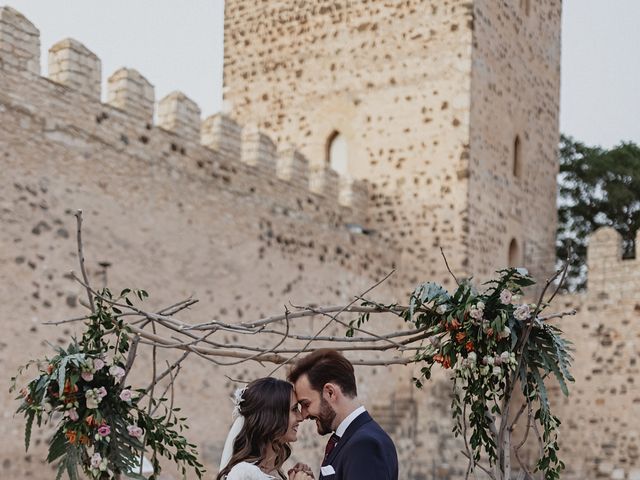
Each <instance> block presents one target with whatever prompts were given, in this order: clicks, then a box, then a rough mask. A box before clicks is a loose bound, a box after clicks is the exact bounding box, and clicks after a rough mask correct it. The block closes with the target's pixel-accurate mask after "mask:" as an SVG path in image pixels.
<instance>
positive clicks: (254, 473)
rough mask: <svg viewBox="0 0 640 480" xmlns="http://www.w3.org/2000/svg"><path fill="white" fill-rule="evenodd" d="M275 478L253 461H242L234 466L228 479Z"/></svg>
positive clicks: (260, 479) (259, 479) (271, 479)
mask: <svg viewBox="0 0 640 480" xmlns="http://www.w3.org/2000/svg"><path fill="white" fill-rule="evenodd" d="M275 478H276V477H272V476H271V475H267V474H266V473H264V472H263V471H262V470H260V468H259V467H258V466H257V465H254V464H253V463H249V462H240V463H238V464H236V465H234V466H233V468H232V469H231V471H230V472H229V473H228V474H227V477H226V480H273V479H275Z"/></svg>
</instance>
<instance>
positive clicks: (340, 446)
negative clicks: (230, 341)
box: [216, 349, 398, 480]
mask: <svg viewBox="0 0 640 480" xmlns="http://www.w3.org/2000/svg"><path fill="white" fill-rule="evenodd" d="M288 380H289V381H288V382H285V381H284V380H278V379H276V378H271V377H266V378H260V379H258V380H254V381H253V382H251V383H250V384H249V385H247V386H246V387H245V388H243V389H241V390H238V391H237V392H236V398H235V404H236V407H235V409H234V422H233V425H232V427H231V430H230V431H229V435H228V436H227V441H226V443H225V446H224V451H223V452H222V459H221V461H220V470H219V473H218V476H217V477H216V480H268V479H284V480H311V479H315V478H316V476H315V475H314V472H313V471H312V470H311V468H310V467H309V466H307V465H305V464H302V463H298V464H296V465H295V466H294V467H293V468H291V469H289V471H288V472H287V475H285V474H284V471H283V470H282V466H283V464H284V462H285V461H286V460H287V459H288V458H289V456H290V455H291V447H290V445H289V444H290V443H292V442H295V441H296V440H297V437H298V425H299V424H300V422H302V420H307V419H308V420H313V421H315V423H316V427H317V429H318V433H319V434H320V435H329V434H331V436H330V437H329V441H328V442H327V446H326V448H325V452H324V458H323V461H322V466H321V467H320V472H319V477H317V478H319V479H326V480H342V479H344V480H347V479H348V480H365V479H366V480H397V478H398V457H397V454H396V449H395V446H394V445H393V442H392V441H391V438H389V435H387V433H386V432H385V431H384V430H383V429H382V428H381V427H380V425H378V424H377V423H376V422H375V421H374V420H373V419H372V418H371V416H370V415H369V413H367V411H366V409H365V408H364V406H362V404H361V403H360V402H359V400H358V390H357V386H356V378H355V374H354V371H353V365H352V364H351V362H349V360H347V359H346V358H345V357H344V356H342V354H340V353H339V352H337V351H336V350H331V349H320V350H316V351H314V352H313V353H310V354H309V355H307V356H306V357H303V358H301V359H300V360H298V361H297V362H296V363H295V365H293V366H292V368H291V370H290V371H289V375H288Z"/></svg>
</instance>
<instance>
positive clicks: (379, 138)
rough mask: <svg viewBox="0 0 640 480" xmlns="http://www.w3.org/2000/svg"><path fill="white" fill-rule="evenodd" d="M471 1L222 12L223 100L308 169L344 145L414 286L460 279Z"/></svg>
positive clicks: (256, 5) (235, 6)
mask: <svg viewBox="0 0 640 480" xmlns="http://www.w3.org/2000/svg"><path fill="white" fill-rule="evenodd" d="M472 25H473V21H472V8H471V2H466V1H462V0H455V1H448V2H442V1H419V0H408V1H402V2H401V1H394V2H382V1H369V2H366V1H335V0H323V1H314V2H307V1H302V0H300V1H298V0H295V1H294V0H291V1H287V2H271V1H268V0H261V1H259V2H254V1H247V0H228V1H227V2H225V66H224V99H225V104H226V105H227V108H228V109H229V112H230V113H231V115H232V116H233V117H234V118H236V119H237V120H239V121H240V122H244V121H248V120H249V119H251V120H252V121H256V122H258V125H259V126H260V127H261V128H263V129H264V130H265V131H267V132H269V133H270V134H272V135H273V137H274V138H275V139H277V140H278V141H287V142H292V143H294V144H296V145H298V147H299V148H300V150H301V151H302V152H303V153H304V154H306V155H307V156H308V157H309V159H310V160H311V161H312V164H313V165H314V166H315V167H316V168H322V167H323V166H324V165H326V163H327V149H328V142H329V141H330V139H331V138H332V137H333V135H334V134H335V133H336V132H339V133H340V134H341V135H342V136H343V137H344V138H345V139H346V143H347V150H348V159H349V162H348V166H349V172H350V174H351V175H352V176H353V177H354V178H358V179H368V180H369V181H370V182H371V184H372V189H371V191H370V201H371V204H370V207H371V210H370V220H371V222H370V223H371V224H372V226H374V228H376V229H378V230H380V232H381V234H382V235H384V236H385V237H388V238H390V239H393V240H395V241H396V242H397V243H398V245H399V247H400V249H401V256H400V258H399V265H402V267H403V268H404V269H406V270H408V271H411V275H412V279H413V280H414V281H415V280H417V279H418V278H421V277H422V278H424V277H425V276H426V277H429V278H438V279H439V280H441V281H444V282H450V281H451V279H450V277H449V276H448V275H446V273H445V272H446V270H445V266H444V263H443V262H442V257H441V255H440V251H439V248H438V247H439V246H443V247H445V248H446V251H447V254H448V256H449V259H450V261H451V263H452V265H453V266H454V269H455V270H456V271H465V272H470V270H469V268H468V266H469V265H468V262H469V255H470V252H469V251H468V249H467V247H466V243H465V240H464V239H465V238H466V232H467V230H468V226H467V225H466V222H467V220H468V216H467V213H466V210H467V202H466V198H467V196H468V193H467V189H468V186H467V184H468V168H467V166H468V158H469V157H468V148H469V115H470V108H469V106H470V97H469V93H470V77H471V51H472V48H471V44H472Z"/></svg>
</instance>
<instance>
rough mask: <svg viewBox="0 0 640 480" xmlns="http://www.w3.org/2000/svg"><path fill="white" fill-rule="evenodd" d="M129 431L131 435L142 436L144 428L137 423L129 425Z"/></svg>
mask: <svg viewBox="0 0 640 480" xmlns="http://www.w3.org/2000/svg"><path fill="white" fill-rule="evenodd" d="M127 432H129V435H131V436H132V437H135V438H140V437H141V436H142V429H141V428H140V427H138V426H137V425H129V426H128V427H127Z"/></svg>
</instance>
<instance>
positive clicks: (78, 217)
mask: <svg viewBox="0 0 640 480" xmlns="http://www.w3.org/2000/svg"><path fill="white" fill-rule="evenodd" d="M75 217H76V224H77V227H78V228H77V241H78V261H79V262H80V271H81V272H82V278H83V279H84V284H85V285H86V290H87V297H89V307H90V309H91V313H96V306H95V305H94V303H93V295H92V294H91V288H90V287H89V275H87V269H86V268H85V265H84V252H83V248H82V210H76V213H75Z"/></svg>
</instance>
